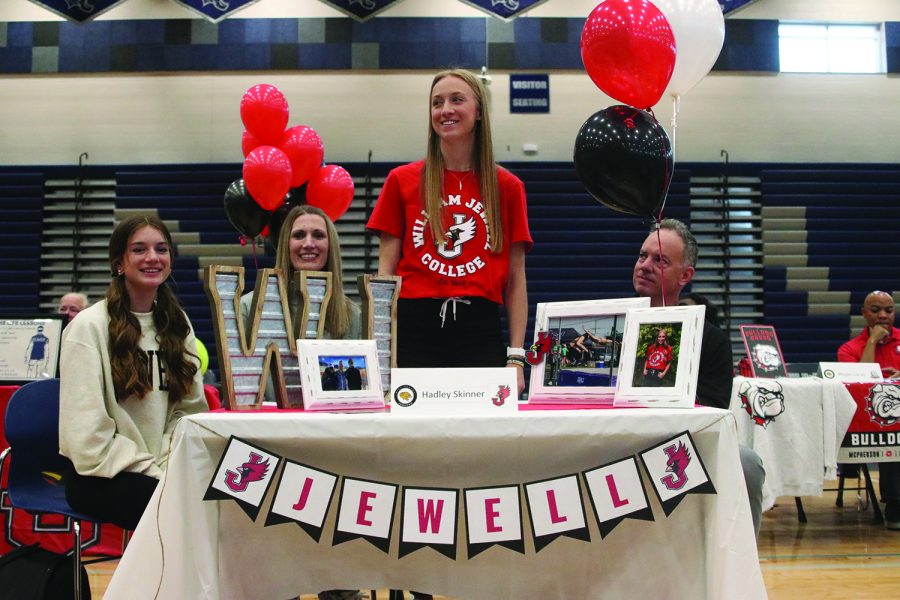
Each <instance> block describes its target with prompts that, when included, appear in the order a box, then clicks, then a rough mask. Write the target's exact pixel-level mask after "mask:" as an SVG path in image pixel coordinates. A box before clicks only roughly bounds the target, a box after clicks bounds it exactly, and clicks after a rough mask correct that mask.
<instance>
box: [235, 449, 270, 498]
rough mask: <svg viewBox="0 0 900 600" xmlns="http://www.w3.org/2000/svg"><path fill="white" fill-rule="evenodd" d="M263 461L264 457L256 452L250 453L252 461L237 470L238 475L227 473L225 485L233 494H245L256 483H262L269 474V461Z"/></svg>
mask: <svg viewBox="0 0 900 600" xmlns="http://www.w3.org/2000/svg"><path fill="white" fill-rule="evenodd" d="M261 461H262V455H260V454H257V453H256V452H251V453H250V460H248V461H247V462H245V463H244V464H242V465H241V466H240V467H238V469H237V473H236V472H234V471H231V470H228V471H225V485H227V486H228V489H230V490H231V491H233V492H243V491H245V490H246V489H247V486H248V485H250V484H251V483H253V482H254V481H262V480H263V479H265V477H266V474H267V473H268V472H269V459H266V462H261Z"/></svg>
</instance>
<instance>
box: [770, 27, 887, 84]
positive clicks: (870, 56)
mask: <svg viewBox="0 0 900 600" xmlns="http://www.w3.org/2000/svg"><path fill="white" fill-rule="evenodd" d="M881 46H882V44H881V27H880V26H879V25H827V24H818V25H816V24H805V25H804V24H781V25H779V26H778V49H779V55H780V61H781V71H782V72H783V73H883V72H884V68H883V67H882V60H881V56H882V52H881Z"/></svg>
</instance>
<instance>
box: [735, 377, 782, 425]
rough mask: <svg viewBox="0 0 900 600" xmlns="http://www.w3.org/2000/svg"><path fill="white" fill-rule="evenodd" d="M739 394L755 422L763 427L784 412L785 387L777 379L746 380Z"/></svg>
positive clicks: (742, 403) (745, 408)
mask: <svg viewBox="0 0 900 600" xmlns="http://www.w3.org/2000/svg"><path fill="white" fill-rule="evenodd" d="M738 396H739V397H740V399H741V405H742V406H743V407H744V410H746V411H747V414H748V415H750V418H751V419H753V422H754V423H756V424H757V425H759V426H761V427H763V428H765V427H767V426H768V425H769V423H771V422H772V421H774V420H775V417H777V416H778V415H780V414H781V413H783V412H784V389H783V388H782V387H781V384H780V383H778V382H777V381H773V380H759V381H757V382H755V383H750V382H749V381H744V382H742V383H741V387H740V388H739V389H738Z"/></svg>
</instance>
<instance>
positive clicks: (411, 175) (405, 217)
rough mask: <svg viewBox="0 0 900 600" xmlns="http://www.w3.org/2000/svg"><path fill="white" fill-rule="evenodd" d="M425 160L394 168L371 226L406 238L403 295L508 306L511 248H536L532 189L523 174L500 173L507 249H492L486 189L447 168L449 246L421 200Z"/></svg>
mask: <svg viewBox="0 0 900 600" xmlns="http://www.w3.org/2000/svg"><path fill="white" fill-rule="evenodd" d="M424 167H425V161H422V160H420V161H417V162H414V163H410V164H407V165H403V166H401V167H397V168H396V169H394V170H392V171H391V172H390V173H389V174H388V176H387V180H386V181H385V182H384V186H383V187H382V188H381V195H380V196H379V197H378V202H377V203H376V204H375V210H373V211H372V216H371V217H370V218H369V223H368V225H367V227H368V228H369V229H371V230H373V231H376V232H379V233H380V232H383V233H387V234H389V235H392V236H394V237H398V238H400V239H401V240H402V242H401V250H400V261H399V263H398V264H397V275H400V276H402V277H403V284H402V286H401V287H400V297H401V298H449V297H451V296H472V297H477V298H486V299H487V300H490V301H492V302H496V303H497V304H502V303H503V291H504V290H505V288H506V281H507V279H508V277H509V248H510V246H512V244H515V243H524V244H525V245H526V250H527V249H529V248H531V245H532V243H533V242H532V240H531V233H530V231H529V230H528V212H527V208H526V205H525V186H524V185H522V182H521V181H520V180H519V178H518V177H516V176H515V175H513V174H512V173H510V172H509V171H507V170H506V169H503V168H501V167H498V168H497V185H498V189H499V194H500V213H501V220H502V223H503V250H502V251H501V252H499V253H497V254H495V253H493V252H491V249H490V237H489V232H488V227H487V215H486V213H485V209H484V206H483V205H482V203H481V201H480V197H481V184H480V183H479V181H478V179H477V177H476V176H475V174H474V173H472V172H466V173H459V172H454V171H447V170H445V171H444V190H443V191H444V206H443V212H444V216H445V219H446V220H445V223H446V224H448V232H447V242H446V243H444V244H441V245H437V244H435V243H434V238H433V237H432V235H431V227H430V226H429V223H428V220H427V219H426V217H425V205H424V202H423V200H422V198H421V196H420V191H419V188H420V186H421V183H422V172H423V170H424Z"/></svg>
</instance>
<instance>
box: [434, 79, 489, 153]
mask: <svg viewBox="0 0 900 600" xmlns="http://www.w3.org/2000/svg"><path fill="white" fill-rule="evenodd" d="M480 118H481V109H480V108H479V104H478V99H477V98H476V96H475V92H474V91H473V90H472V88H471V87H469V84H467V83H466V82H465V81H463V80H462V79H460V78H459V77H454V76H453V75H448V76H447V77H444V78H442V79H440V80H439V81H438V82H437V83H435V84H434V87H433V88H431V127H432V128H433V129H434V132H435V133H436V134H437V135H438V137H440V138H441V141H442V142H443V143H449V142H453V141H458V140H463V141H471V140H473V139H474V136H475V124H476V122H477V121H478V120H479V119H480Z"/></svg>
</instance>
